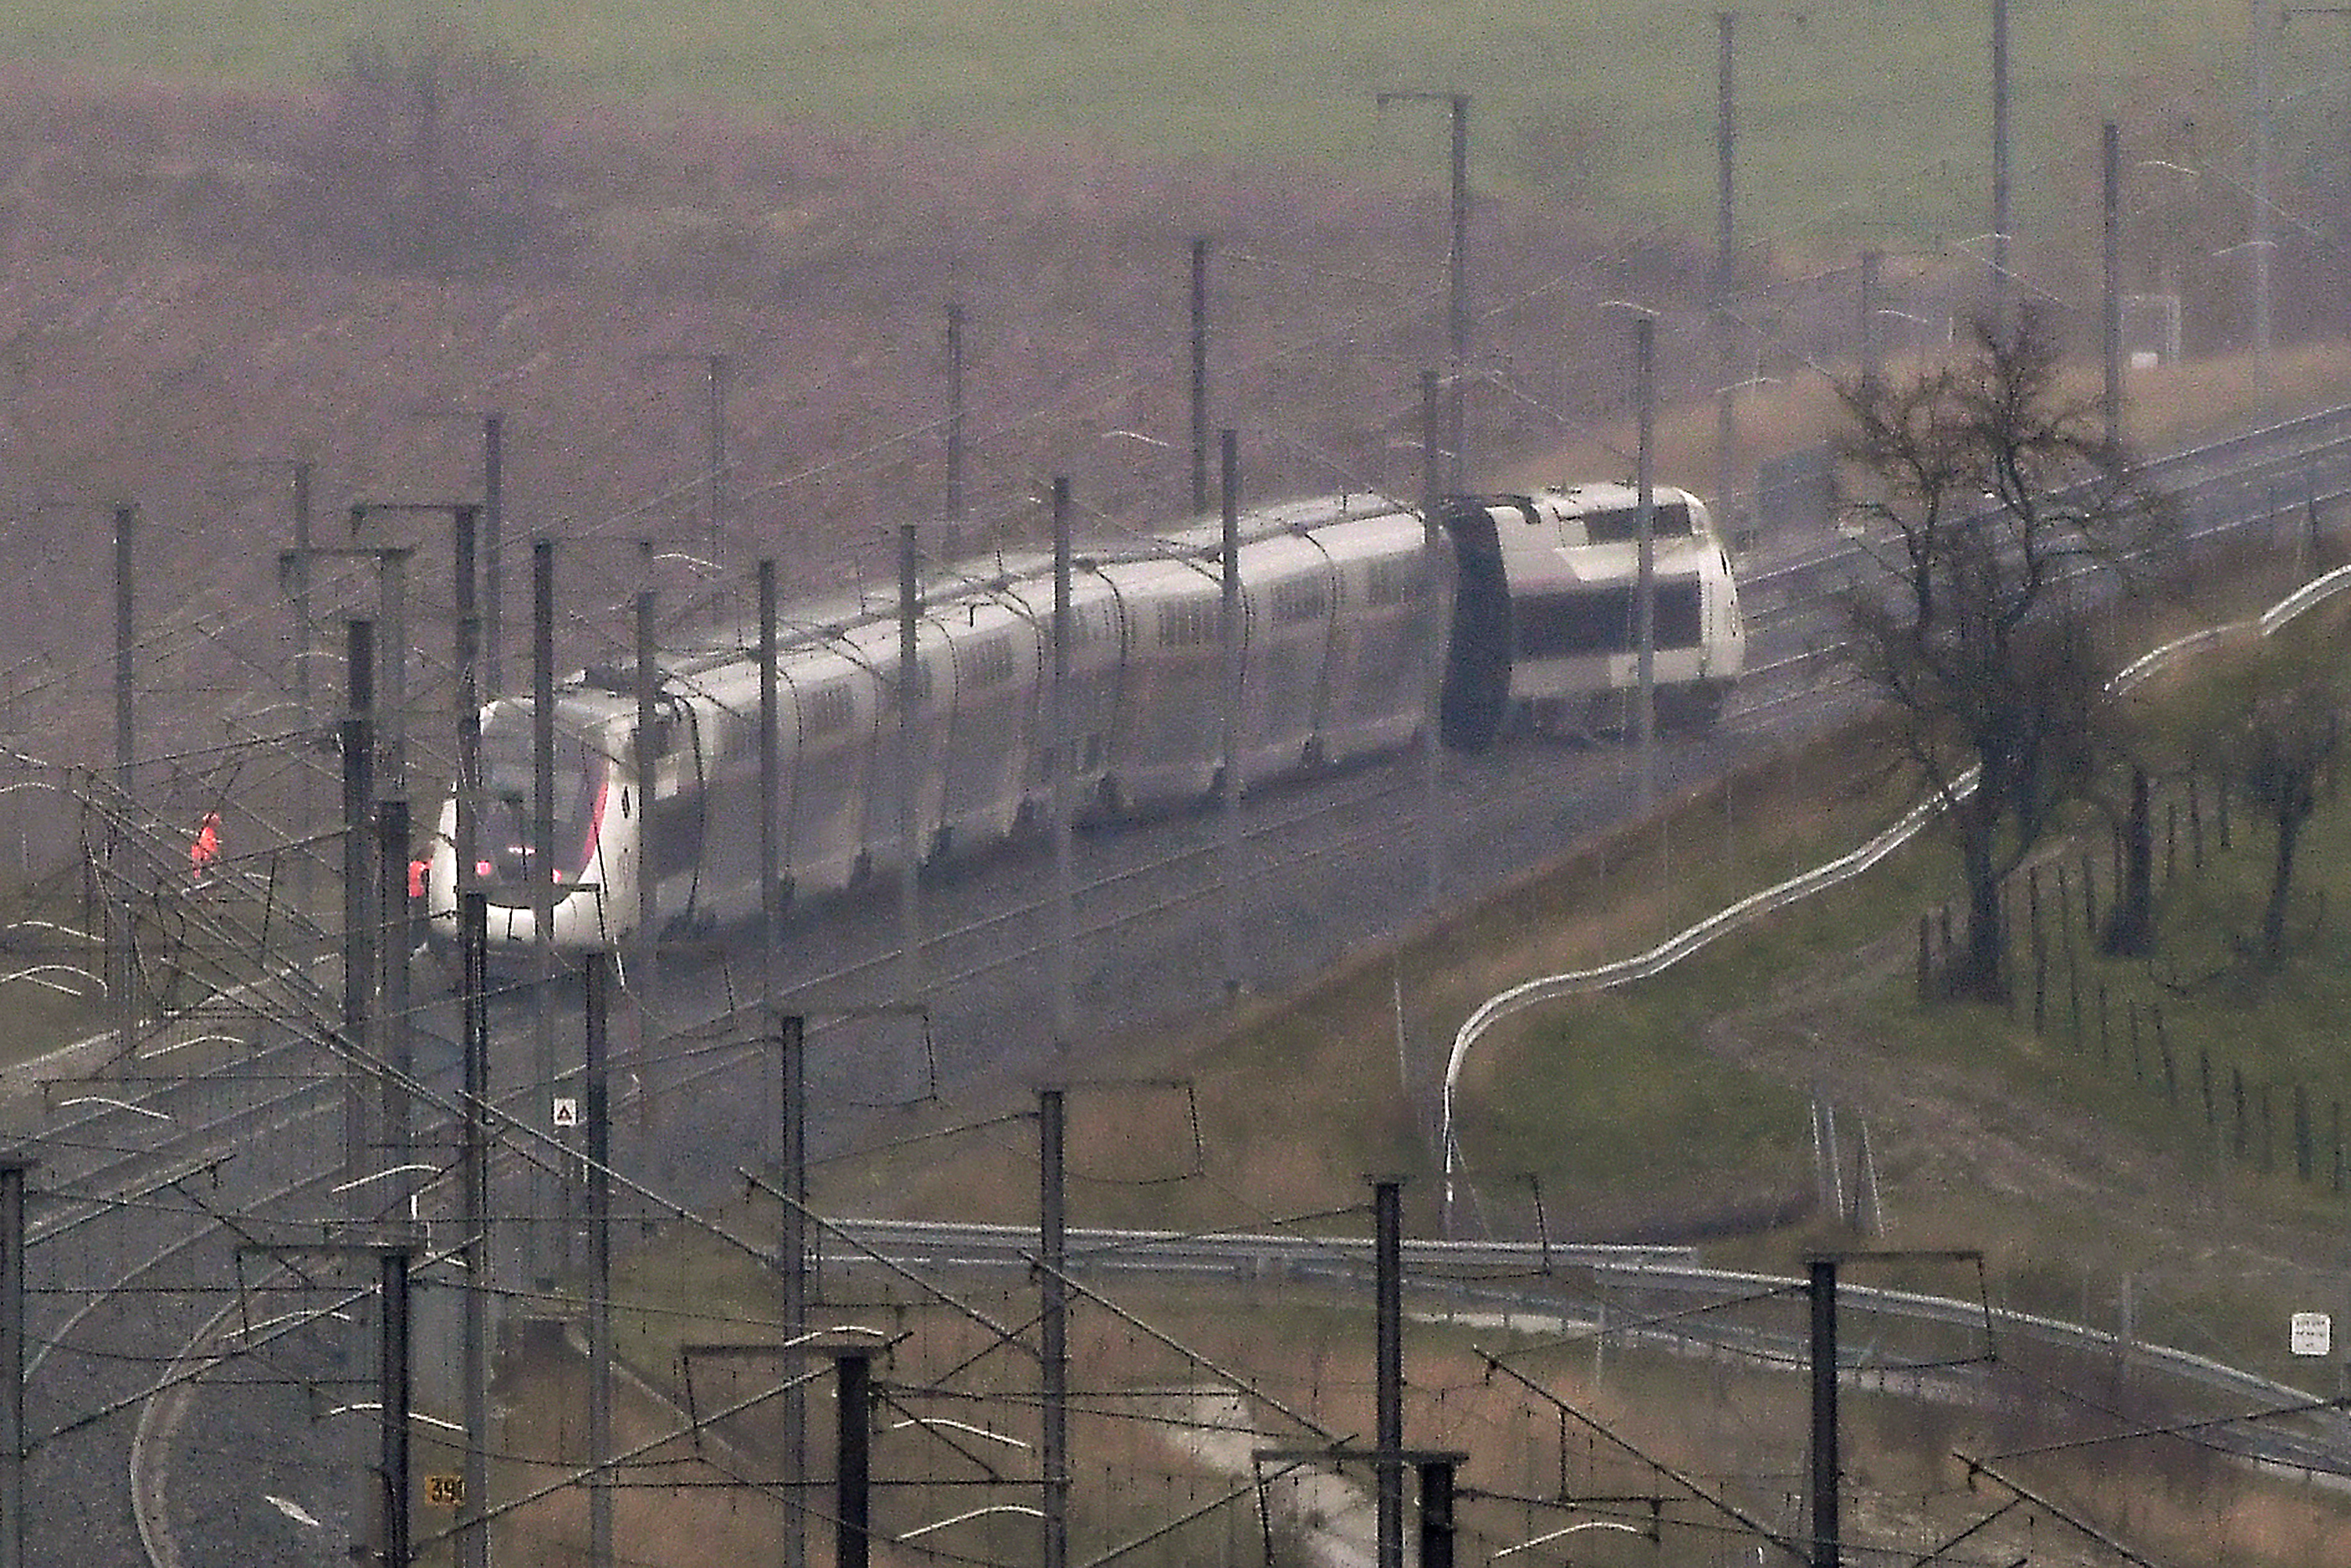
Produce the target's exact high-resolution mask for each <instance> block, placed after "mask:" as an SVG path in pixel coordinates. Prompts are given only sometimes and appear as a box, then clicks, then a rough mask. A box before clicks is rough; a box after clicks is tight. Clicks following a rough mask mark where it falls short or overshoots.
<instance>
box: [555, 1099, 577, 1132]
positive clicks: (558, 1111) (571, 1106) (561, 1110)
mask: <svg viewBox="0 0 2351 1568" xmlns="http://www.w3.org/2000/svg"><path fill="white" fill-rule="evenodd" d="M555 1124H556V1125H557V1126H559V1127H576V1126H578V1125H579V1124H580V1102H579V1101H577V1100H575V1099H573V1098H572V1097H571V1096H570V1095H569V1094H559V1095H558V1096H556V1100H555Z"/></svg>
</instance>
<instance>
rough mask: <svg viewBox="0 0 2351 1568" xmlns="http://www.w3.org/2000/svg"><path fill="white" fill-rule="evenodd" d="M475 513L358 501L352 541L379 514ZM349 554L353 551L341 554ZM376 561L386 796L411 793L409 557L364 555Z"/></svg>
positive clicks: (472, 507) (461, 506)
mask: <svg viewBox="0 0 2351 1568" xmlns="http://www.w3.org/2000/svg"><path fill="white" fill-rule="evenodd" d="M467 511H471V512H472V513H473V514H474V516H475V518H476V520H477V521H478V519H479V517H480V516H481V507H480V505H479V504H478V503H476V502H473V501H359V502H355V503H353V504H352V507H351V538H353V539H354V540H356V539H357V538H359V536H360V529H361V528H365V527H366V526H367V520H368V518H370V517H373V516H375V515H376V514H377V513H380V512H446V513H447V514H449V517H450V518H451V519H452V520H453V521H455V519H456V518H457V517H459V516H461V515H462V514H464V513H465V512H467ZM338 553H350V552H338ZM365 553H367V554H370V555H372V556H373V557H374V558H375V562H376V597H377V600H378V612H379V613H380V614H381V616H382V618H383V641H382V644H381V647H382V652H383V658H382V668H381V671H380V672H379V674H380V675H381V681H380V683H379V684H380V685H381V687H382V708H381V713H380V714H379V716H378V720H377V726H376V728H377V740H378V742H379V744H380V745H381V747H382V753H383V759H382V762H381V765H380V768H379V771H380V774H381V778H380V780H379V781H380V782H381V785H382V787H383V791H384V793H385V794H387V795H405V794H406V793H407V792H408V558H409V556H410V554H411V553H412V552H411V551H410V550H409V549H407V547H405V546H392V547H388V548H384V549H373V550H369V551H367V552H365Z"/></svg>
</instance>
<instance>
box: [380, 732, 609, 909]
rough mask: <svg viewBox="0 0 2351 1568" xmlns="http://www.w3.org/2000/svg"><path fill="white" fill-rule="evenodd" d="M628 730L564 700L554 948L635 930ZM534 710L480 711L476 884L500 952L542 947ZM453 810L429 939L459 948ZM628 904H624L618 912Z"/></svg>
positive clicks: (451, 806) (444, 825)
mask: <svg viewBox="0 0 2351 1568" xmlns="http://www.w3.org/2000/svg"><path fill="white" fill-rule="evenodd" d="M631 717H632V719H633V716H631ZM633 727H634V725H633V722H629V723H627V724H625V725H623V724H622V722H621V721H620V718H619V716H618V715H617V714H616V712H615V711H614V705H612V704H611V702H610V701H609V700H606V699H605V698H604V697H603V696H602V695H600V694H572V695H569V700H565V699H563V698H559V699H558V702H557V705H556V712H555V725H554V730H555V750H554V754H553V758H552V765H551V768H550V774H551V777H552V781H553V784H554V802H555V812H554V817H553V831H551V832H550V833H549V846H550V848H551V850H552V852H553V856H554V888H553V892H554V899H555V902H554V904H553V905H552V907H551V909H550V910H549V935H550V937H551V940H552V941H553V944H554V946H557V947H558V948H561V949H565V950H573V949H580V948H591V947H598V946H603V945H605V944H606V943H607V942H609V941H611V940H612V939H614V937H615V936H616V934H617V933H618V932H620V931H621V930H622V929H625V927H626V926H627V925H629V924H630V923H631V922H632V921H633V920H634V918H635V908H636V904H635V899H636V880H635V878H636V848H637V836H636V833H635V831H633V827H632V825H631V820H632V814H633V811H634V809H635V802H634V800H633V799H632V789H631V788H630V786H629V784H628V781H627V778H626V772H625V769H624V768H622V767H621V766H620V765H619V764H618V762H617V760H616V758H615V752H616V750H617V749H621V748H624V747H625V746H626V741H627V736H628V733H629V731H630V730H631V729H633ZM532 732H533V725H532V713H531V705H530V704H528V703H527V702H517V701H513V700H510V699H501V700H499V701H496V702H493V703H490V704H489V705H488V706H486V707H485V708H484V709H483V711H482V789H481V790H480V793H479V796H478V798H477V799H476V800H475V802H473V808H472V809H473V813H474V820H473V822H472V828H473V840H474V849H475V855H474V861H475V863H474V874H475V881H476V882H477V883H478V885H479V886H480V887H481V889H482V891H483V894H484V895H485V896H484V900H483V902H484V904H486V907H487V916H488V926H489V937H490V941H491V943H492V945H493V946H496V947H517V946H526V947H527V946H533V945H535V944H536V943H537V941H538V912H537V908H536V904H537V899H538V870H537V867H536V865H535V863H534V862H535V860H536V856H537V835H536V834H535V832H534V831H532V824H533V822H534V821H535V820H536V810H535V807H534V801H535V800H536V791H537V779H536V773H535V769H534V767H533V763H532V747H533V744H534V743H533V737H532ZM457 810H458V803H457V800H456V798H455V796H452V797H451V798H450V799H448V800H445V801H444V802H443V803H442V807H441V815H440V820H439V821H438V822H437V824H436V830H435V831H434V835H433V844H432V851H431V853H430V854H429V855H428V856H427V866H426V874H425V886H424V893H425V915H426V918H427V929H428V930H429V931H430V932H431V933H432V934H433V936H434V938H435V939H436V940H444V941H445V940H454V939H455V937H456V936H457V826H458V824H457ZM621 901H625V902H621Z"/></svg>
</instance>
